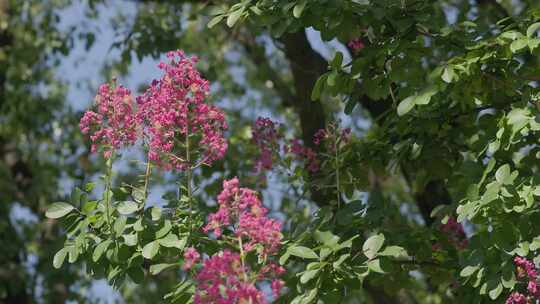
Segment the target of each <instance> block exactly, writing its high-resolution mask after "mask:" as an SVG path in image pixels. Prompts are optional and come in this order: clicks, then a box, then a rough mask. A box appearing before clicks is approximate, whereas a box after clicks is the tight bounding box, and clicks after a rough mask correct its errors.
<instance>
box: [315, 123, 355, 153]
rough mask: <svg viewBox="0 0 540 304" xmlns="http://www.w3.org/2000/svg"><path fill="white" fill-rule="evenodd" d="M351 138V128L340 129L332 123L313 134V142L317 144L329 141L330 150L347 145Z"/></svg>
mask: <svg viewBox="0 0 540 304" xmlns="http://www.w3.org/2000/svg"><path fill="white" fill-rule="evenodd" d="M350 140H351V129H350V128H345V129H340V128H339V127H338V126H336V125H334V124H330V125H329V126H328V128H327V129H319V130H317V132H316V133H315V135H314V136H313V143H314V144H315V145H317V146H320V145H322V144H323V143H325V142H327V143H328V145H327V147H328V149H329V150H330V151H336V149H337V148H338V147H339V146H340V145H346V144H348V143H349V142H350Z"/></svg>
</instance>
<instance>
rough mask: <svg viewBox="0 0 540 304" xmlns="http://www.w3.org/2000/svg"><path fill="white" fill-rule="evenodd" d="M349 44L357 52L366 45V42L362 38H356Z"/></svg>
mask: <svg viewBox="0 0 540 304" xmlns="http://www.w3.org/2000/svg"><path fill="white" fill-rule="evenodd" d="M347 46H348V47H349V48H351V49H352V51H353V52H354V53H355V54H356V53H358V52H360V50H362V49H363V48H364V47H365V44H364V42H363V41H362V39H361V38H354V39H352V40H350V41H349V43H347Z"/></svg>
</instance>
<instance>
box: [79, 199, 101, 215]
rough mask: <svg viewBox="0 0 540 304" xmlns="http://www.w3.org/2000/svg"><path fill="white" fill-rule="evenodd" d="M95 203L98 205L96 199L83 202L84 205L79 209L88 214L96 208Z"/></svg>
mask: <svg viewBox="0 0 540 304" xmlns="http://www.w3.org/2000/svg"><path fill="white" fill-rule="evenodd" d="M97 205H98V202H97V201H88V202H86V203H84V205H83V206H82V208H81V211H82V212H83V213H84V214H86V215H89V214H90V213H91V212H92V211H94V210H96V207H97Z"/></svg>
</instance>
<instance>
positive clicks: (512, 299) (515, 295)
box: [506, 291, 527, 304]
mask: <svg viewBox="0 0 540 304" xmlns="http://www.w3.org/2000/svg"><path fill="white" fill-rule="evenodd" d="M506 304H527V298H526V297H525V296H524V295H523V294H521V293H519V292H517V291H514V292H512V294H510V296H509V297H508V298H507V299H506Z"/></svg>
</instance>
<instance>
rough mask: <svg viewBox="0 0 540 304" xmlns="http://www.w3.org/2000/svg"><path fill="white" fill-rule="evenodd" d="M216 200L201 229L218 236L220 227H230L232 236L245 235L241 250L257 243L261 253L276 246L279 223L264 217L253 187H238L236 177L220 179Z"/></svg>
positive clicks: (279, 232) (268, 251) (263, 211)
mask: <svg viewBox="0 0 540 304" xmlns="http://www.w3.org/2000/svg"><path fill="white" fill-rule="evenodd" d="M218 204H219V209H218V211H217V212H216V213H213V214H210V216H209V217H208V224H207V225H206V226H205V227H204V229H203V230H204V232H206V233H208V232H213V233H214V235H215V236H216V237H221V235H222V233H223V228H225V227H231V228H233V230H234V234H235V235H236V237H238V238H241V239H242V240H244V239H245V242H244V243H243V250H245V251H246V252H249V251H251V250H253V249H255V247H256V246H260V247H261V249H262V253H263V254H264V255H266V254H272V253H275V252H276V251H277V250H279V246H280V242H281V238H282V235H281V223H280V222H278V221H276V220H274V219H270V218H268V217H266V214H267V213H268V210H267V209H266V208H265V207H264V206H263V205H262V203H261V201H260V200H259V197H258V196H257V193H256V192H255V191H253V190H251V189H248V188H240V187H239V181H238V179H237V178H233V179H231V180H228V181H227V180H226V181H223V191H222V192H221V193H220V194H219V195H218Z"/></svg>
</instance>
